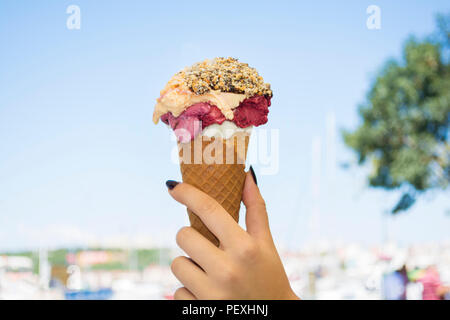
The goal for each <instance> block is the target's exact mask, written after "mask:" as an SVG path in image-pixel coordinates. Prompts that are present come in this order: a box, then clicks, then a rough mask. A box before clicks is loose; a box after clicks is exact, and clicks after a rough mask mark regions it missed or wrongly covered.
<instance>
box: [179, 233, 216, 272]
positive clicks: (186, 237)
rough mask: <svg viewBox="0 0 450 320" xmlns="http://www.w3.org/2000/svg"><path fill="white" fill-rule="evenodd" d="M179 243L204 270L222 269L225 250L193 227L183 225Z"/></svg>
mask: <svg viewBox="0 0 450 320" xmlns="http://www.w3.org/2000/svg"><path fill="white" fill-rule="evenodd" d="M176 240H177V244H178V246H179V247H180V248H181V249H183V251H184V252H186V253H187V255H188V256H189V257H191V259H192V260H194V261H195V263H197V264H198V265H199V266H200V267H201V268H202V269H203V270H205V271H206V272H207V273H210V272H212V271H214V270H220V266H221V264H222V261H223V259H222V257H223V251H222V250H220V249H219V248H217V247H216V246H215V245H214V244H213V243H212V242H211V241H209V240H208V239H206V238H205V237H204V236H202V235H201V234H200V233H199V232H198V231H197V230H195V229H194V228H192V227H183V228H181V229H180V231H178V233H177V237H176Z"/></svg>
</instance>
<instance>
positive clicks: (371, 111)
mask: <svg viewBox="0 0 450 320" xmlns="http://www.w3.org/2000/svg"><path fill="white" fill-rule="evenodd" d="M449 13H450V4H449V2H448V1H437V0H436V1H395V2H393V1H356V0H355V1H346V2H345V5H344V4H343V3H337V2H333V1H316V2H314V3H310V4H302V3H299V2H297V1H278V2H276V3H274V2H273V1H271V2H269V1H245V2H243V1H227V2H226V3H224V2H221V3H215V2H209V1H203V2H202V1H196V2H185V1H175V2H174V1H171V2H164V1H159V2H149V1H137V0H133V1H102V0H98V1H86V0H77V1H62V0H61V1H49V0H47V1H31V0H30V1H25V0H19V1H16V0H14V1H13V0H9V1H8V0H4V1H1V2H0V48H1V50H0V299H172V294H173V292H174V290H175V289H176V288H177V287H178V286H179V284H178V282H177V280H176V279H175V278H174V277H173V276H172V274H171V273H170V267H169V266H170V262H171V260H172V259H173V258H174V257H175V256H177V255H180V254H182V252H181V251H180V250H179V249H177V247H176V244H175V234H176V232H177V231H178V229H180V228H181V227H182V226H183V225H186V224H188V219H187V214H186V211H185V208H183V207H182V206H181V205H179V204H177V203H175V202H174V201H173V200H172V199H171V198H170V197H169V196H168V194H167V190H166V187H165V184H164V183H165V181H166V180H168V179H176V180H180V178H181V175H180V172H179V167H178V165H177V164H176V163H174V162H173V161H172V160H171V153H172V151H173V148H174V146H175V141H174V140H173V137H172V133H171V132H170V131H169V130H168V129H167V128H166V127H165V126H164V125H162V124H159V125H158V126H155V125H154V124H153V123H152V121H151V119H152V113H153V106H154V103H155V99H156V98H157V97H158V96H159V91H160V90H161V89H162V88H163V87H164V85H165V83H166V82H167V81H168V80H169V78H170V77H171V76H172V75H173V74H174V73H175V72H177V71H179V70H180V69H182V68H183V67H185V66H187V65H191V64H192V63H194V62H197V61H200V60H203V59H205V58H213V57H216V56H224V57H227V56H232V57H237V58H239V59H240V60H241V61H243V62H248V63H249V64H250V65H251V66H252V67H255V68H256V69H257V70H258V71H259V73H260V74H261V75H262V76H263V77H264V79H265V81H266V82H269V83H271V85H272V89H273V92H274V97H273V99H272V106H271V107H270V114H269V122H268V123H267V124H266V125H265V126H263V127H260V128H257V129H256V130H254V133H253V136H255V137H256V136H258V134H260V133H261V132H263V131H264V130H266V132H269V133H270V132H274V131H275V132H277V134H278V136H279V138H278V140H276V141H275V142H274V143H272V146H273V148H272V149H271V150H270V152H269V153H270V154H271V156H270V157H269V159H272V160H273V159H278V160H277V162H276V165H275V168H276V170H265V169H267V166H268V163H267V161H262V160H261V159H260V157H257V156H256V157H251V159H248V160H249V162H250V163H249V164H252V165H253V167H254V168H255V171H256V174H257V176H258V184H259V186H260V189H261V192H262V194H263V196H264V198H265V200H266V202H267V207H268V211H269V218H270V224H271V228H272V233H273V236H274V239H275V243H276V244H277V247H278V249H279V252H280V255H281V257H282V260H283V262H284V264H285V268H286V271H287V273H288V276H289V279H290V281H291V284H292V287H293V289H294V291H295V292H296V293H297V294H298V295H299V296H300V297H302V298H304V299H445V298H447V299H450V297H449V290H448V289H449V287H448V286H449V285H450V236H449V230H450V201H449V199H450V197H449V195H450V194H449V190H448V188H447V187H448V182H449V176H450V169H449V159H450V147H449V144H448V135H449V118H450V68H449V57H450V54H449V48H450V46H449V44H450V42H449V34H450V33H449V30H450V18H449ZM252 141H253V142H251V144H250V150H249V153H250V154H256V155H258V154H259V153H258V151H257V147H258V146H257V144H256V143H255V141H256V139H254V138H253V137H252ZM263 160H264V159H263ZM244 212H245V210H242V211H241V214H242V215H244V214H245V213H244Z"/></svg>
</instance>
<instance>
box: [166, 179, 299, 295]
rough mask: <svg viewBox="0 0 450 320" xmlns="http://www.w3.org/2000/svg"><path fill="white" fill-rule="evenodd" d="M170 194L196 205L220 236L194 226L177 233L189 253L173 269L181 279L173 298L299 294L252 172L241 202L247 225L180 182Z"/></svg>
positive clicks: (181, 201)
mask: <svg viewBox="0 0 450 320" xmlns="http://www.w3.org/2000/svg"><path fill="white" fill-rule="evenodd" d="M169 193H170V195H171V196H172V197H173V198H174V199H175V200H176V201H178V202H180V203H182V204H184V205H185V206H186V207H188V208H190V209H191V210H192V211H194V212H195V213H196V214H197V215H198V216H199V217H200V219H201V220H202V221H203V223H204V224H205V225H206V226H207V227H208V229H209V230H211V232H213V233H214V235H215V236H216V237H217V238H218V239H219V240H220V243H221V245H220V247H219V248H217V247H216V246H214V245H213V244H212V243H211V242H209V241H208V240H207V239H206V238H204V237H203V236H202V235H201V234H200V233H199V232H197V231H196V230H195V229H193V228H191V227H183V228H182V229H181V230H180V231H179V232H178V233H177V237H176V240H177V244H178V246H179V247H180V248H181V249H182V250H183V251H184V252H186V254H187V255H188V256H189V258H188V257H184V256H180V257H177V258H175V259H174V260H173V262H172V265H171V269H172V272H173V274H174V275H175V277H177V279H178V280H179V281H180V282H181V283H182V284H183V287H181V288H179V289H178V290H177V291H176V292H175V294H174V298H175V299H176V300H195V299H247V300H250V299H280V300H282V299H283V300H287V299H298V297H297V296H296V295H295V294H294V292H293V291H292V289H291V287H290V285H289V281H288V278H287V276H286V272H285V271H284V268H283V265H282V263H281V260H280V257H279V255H278V252H277V250H276V247H275V244H274V242H273V239H272V235H271V233H270V229H269V221H268V217H267V211H266V205H265V202H264V199H263V198H262V197H261V194H260V192H259V189H258V187H257V186H256V184H255V182H254V180H253V178H252V176H251V174H250V173H247V177H246V180H245V185H244V191H243V199H242V200H243V202H244V204H245V206H246V208H247V212H246V216H245V222H246V227H247V230H244V229H242V228H241V227H240V226H239V224H238V223H236V221H234V220H233V218H232V217H231V216H230V215H229V214H228V213H227V212H226V211H225V209H223V208H222V207H221V206H220V205H219V204H218V203H217V202H216V201H215V200H214V199H213V198H211V197H210V196H208V195H207V194H205V193H203V192H202V191H200V190H198V189H196V188H195V187H193V186H191V185H189V184H186V183H180V184H178V185H177V186H176V187H175V188H173V189H172V190H169Z"/></svg>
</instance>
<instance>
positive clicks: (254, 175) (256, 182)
mask: <svg viewBox="0 0 450 320" xmlns="http://www.w3.org/2000/svg"><path fill="white" fill-rule="evenodd" d="M250 173H251V174H252V177H253V181H255V184H256V185H258V179H256V174H255V171H254V170H253V167H252V166H250Z"/></svg>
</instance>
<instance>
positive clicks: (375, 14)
mask: <svg viewBox="0 0 450 320" xmlns="http://www.w3.org/2000/svg"><path fill="white" fill-rule="evenodd" d="M366 13H367V14H368V15H369V16H368V17H367V20H366V27H367V29H369V30H379V29H381V9H380V7H379V6H376V5H374V4H372V5H370V6H368V7H367V9H366Z"/></svg>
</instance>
